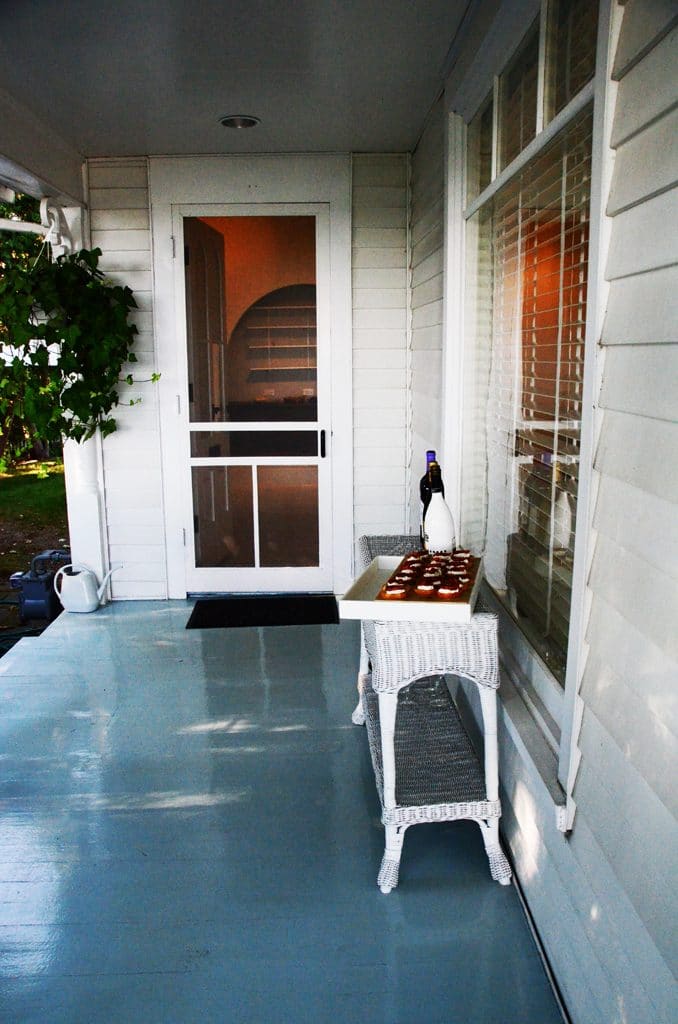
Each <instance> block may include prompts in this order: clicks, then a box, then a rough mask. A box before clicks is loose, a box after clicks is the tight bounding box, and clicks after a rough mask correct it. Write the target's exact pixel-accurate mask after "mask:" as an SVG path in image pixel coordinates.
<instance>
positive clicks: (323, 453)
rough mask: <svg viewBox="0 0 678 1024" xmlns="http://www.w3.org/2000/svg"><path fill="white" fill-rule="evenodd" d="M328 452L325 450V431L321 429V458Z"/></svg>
mask: <svg viewBox="0 0 678 1024" xmlns="http://www.w3.org/2000/svg"><path fill="white" fill-rule="evenodd" d="M326 454H327V453H326V451H325V431H324V430H321V431H320V458H321V459H324V458H325V455H326Z"/></svg>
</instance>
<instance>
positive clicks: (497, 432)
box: [462, 107, 592, 676]
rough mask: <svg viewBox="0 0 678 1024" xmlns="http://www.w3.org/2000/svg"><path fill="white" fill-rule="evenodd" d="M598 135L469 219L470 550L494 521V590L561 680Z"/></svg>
mask: <svg viewBox="0 0 678 1024" xmlns="http://www.w3.org/2000/svg"><path fill="white" fill-rule="evenodd" d="M591 133H592V113H591V109H590V107H589V108H586V109H585V110H584V112H583V113H582V114H581V115H579V116H578V117H577V118H576V119H575V120H574V121H572V122H571V123H570V124H569V125H568V126H567V127H566V128H565V129H564V130H563V131H562V132H561V133H560V135H558V136H557V137H556V138H555V139H554V140H553V142H552V143H551V144H550V145H549V146H548V147H547V148H545V149H544V150H542V151H541V153H540V154H539V155H538V156H537V157H536V158H535V159H534V160H533V161H532V162H531V163H529V164H528V165H527V166H526V167H524V168H523V169H522V170H521V171H519V172H518V173H517V174H516V175H515V176H514V177H513V178H512V179H511V181H510V182H509V183H508V184H507V185H505V186H504V187H503V188H502V189H501V190H500V191H499V192H497V193H496V195H495V196H494V198H493V199H492V200H490V201H489V202H488V203H487V204H485V206H484V207H482V208H481V210H480V211H478V213H477V214H476V215H475V216H474V217H473V218H472V219H471V220H470V221H469V237H470V238H471V239H475V243H476V244H475V246H474V247H473V253H472V255H471V261H472V265H471V266H470V267H469V275H468V279H469V294H468V296H467V308H468V309H469V315H470V316H471V317H472V318H473V319H474V323H473V325H472V329H471V330H470V331H469V334H468V336H469V337H470V339H471V346H472V350H473V351H472V352H470V353H469V359H468V367H469V370H468V374H467V385H469V386H471V387H472V388H473V390H474V397H473V398H472V400H471V401H470V403H469V416H468V420H467V424H466V439H465V443H464V463H465V465H464V476H465V479H466V481H467V482H468V484H469V491H468V492H467V493H468V500H466V507H465V509H464V510H463V513H462V514H463V517H464V521H465V524H466V536H467V538H468V539H467V541H466V542H467V543H468V542H469V540H470V541H471V542H472V543H475V545H476V546H477V543H478V534H479V532H480V528H481V524H482V532H483V533H484V544H483V546H484V549H485V570H486V573H487V576H488V579H489V581H490V583H491V584H492V585H493V586H495V587H497V588H498V589H499V590H506V591H508V594H509V597H510V600H511V604H512V606H513V607H514V610H515V611H516V613H517V614H518V616H519V617H520V619H521V620H522V621H523V625H524V628H525V629H526V631H527V632H528V634H529V635H530V637H531V639H532V641H533V643H534V644H535V646H536V647H537V648H538V649H539V650H540V652H541V653H542V655H543V656H544V657H545V658H546V660H547V661H548V662H549V664H550V665H551V667H552V670H553V671H554V674H556V675H557V676H562V675H563V674H564V666H565V656H566V650H567V635H568V627H569V611H570V594H571V587H572V561H573V552H574V523H575V518H576V503H577V480H578V460H579V434H580V420H581V400H582V378H583V363H584V332H585V322H586V282H587V272H588V238H589V198H590V170H591V168H590V165H591ZM468 375H470V376H471V377H472V378H473V379H469V376H468ZM483 413H484V415H483ZM483 470H484V484H485V494H484V495H483V498H482V500H479V498H478V488H479V483H480V480H481V472H482V471H483ZM473 493H475V497H471V495H472V494H473Z"/></svg>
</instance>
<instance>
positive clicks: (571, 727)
mask: <svg viewBox="0 0 678 1024" xmlns="http://www.w3.org/2000/svg"><path fill="white" fill-rule="evenodd" d="M615 14H618V7H617V4H616V0H600V2H599V16H598V36H597V48H596V67H595V74H594V77H593V79H592V80H591V81H590V82H589V83H588V84H587V85H586V86H584V87H583V88H582V89H581V90H580V91H579V93H577V94H576V95H575V96H574V97H573V98H572V99H571V100H570V102H569V103H568V104H566V106H565V107H564V108H563V109H562V110H561V111H559V113H558V114H556V115H555V117H553V119H552V120H551V121H550V122H549V123H547V124H544V121H543V116H544V114H543V110H544V106H543V105H544V99H545V89H544V81H545V68H546V63H545V57H546V47H545V43H544V40H545V27H546V24H547V17H548V0H541V3H540V12H539V15H540V27H541V35H540V46H539V69H538V77H539V83H540V84H539V90H538V93H539V97H538V111H537V134H536V136H535V138H534V139H533V140H532V141H531V142H530V143H528V145H527V146H526V147H525V149H524V150H523V151H522V152H521V153H520V154H519V155H518V156H517V157H516V158H515V159H514V160H513V161H512V162H511V163H510V164H509V165H508V166H507V167H506V168H504V169H503V170H502V171H500V172H499V173H497V167H498V161H497V155H498V154H497V153H496V147H497V145H498V132H496V131H495V133H494V139H493V147H494V149H495V153H494V156H493V161H492V171H493V176H492V179H491V181H490V183H489V185H488V186H487V187H486V188H485V189H484V190H483V191H482V193H480V195H478V196H477V197H476V198H475V199H473V200H472V201H471V202H470V203H469V202H467V200H466V195H467V182H466V129H467V125H468V124H469V123H470V121H471V120H472V119H473V117H475V116H476V114H477V112H478V111H479V110H481V109H482V108H483V105H484V104H485V103H486V102H487V96H488V93H489V92H490V91H493V93H494V102H495V109H494V114H495V122H496V119H497V118H498V117H499V116H500V112H499V110H498V103H497V100H498V81H499V77H500V75H501V73H502V72H503V70H504V68H505V67H507V66H508V65H509V64H510V62H511V60H512V59H513V57H514V55H515V54H516V53H517V52H518V50H519V48H520V46H521V43H522V40H523V39H524V38H525V36H526V34H527V33H528V32H529V30H530V27H531V25H532V24H533V21H534V17H535V11H534V5H533V4H525V3H522V4H521V3H520V2H519V0H515V2H514V3H512V4H510V5H507V8H506V10H505V12H504V16H505V19H506V21H505V24H503V25H502V24H500V23H496V24H495V25H494V26H493V28H492V31H491V32H490V34H489V38H487V39H486V41H485V44H484V46H483V50H484V54H485V61H484V67H483V68H482V70H481V71H479V69H478V65H476V67H475V71H474V76H473V80H472V81H471V82H467V81H462V82H461V83H456V84H455V92H454V94H450V93H449V92H448V94H447V104H448V113H449V124H448V139H447V144H448V161H447V182H446V188H447V190H448V204H447V206H448V211H449V212H448V217H447V225H446V226H447V231H448V252H447V257H446V273H447V276H448V279H450V278H451V277H452V276H453V275H457V276H459V277H461V279H462V285H461V288H457V289H456V290H455V294H456V298H457V301H458V305H457V306H456V307H455V309H454V311H453V315H449V314H448V317H447V335H446V339H445V340H446V347H447V349H448V351H449V352H450V353H451V356H450V357H448V358H447V359H446V367H448V368H449V371H448V375H447V376H446V378H445V379H444V382H443V390H444V395H448V394H451V395H452V400H454V396H455V394H459V393H460V392H461V390H462V389H461V388H460V387H459V385H458V384H456V385H454V384H453V382H452V376H451V374H452V373H455V374H459V373H460V372H463V349H464V333H465V330H464V308H463V292H464V285H465V281H466V265H467V261H466V257H467V253H466V245H465V235H466V223H467V221H468V220H469V219H470V218H471V217H472V216H473V214H474V213H476V212H477V210H478V209H480V207H481V206H483V205H484V204H485V203H486V202H487V201H488V200H489V199H490V198H491V197H492V196H493V195H495V194H496V192H498V191H499V189H500V188H502V187H503V185H504V184H505V183H506V182H507V181H508V180H510V179H511V178H512V177H513V176H514V175H515V174H516V173H517V172H518V171H519V170H520V168H521V167H523V166H525V164H527V163H528V162H529V161H531V160H532V159H533V158H534V157H535V156H536V155H537V154H538V153H540V152H541V151H542V150H543V148H544V147H545V146H547V145H548V144H549V143H550V142H551V141H552V139H553V138H554V137H555V136H556V135H557V134H558V132H560V131H561V130H562V129H563V128H564V127H565V125H567V124H568V123H569V122H570V121H571V120H572V119H573V118H574V117H576V116H577V114H578V113H579V112H580V111H581V110H582V109H583V108H584V107H585V106H586V105H587V104H589V103H591V101H593V138H592V169H591V197H590V238H589V275H588V284H587V288H588V300H587V315H586V333H585V347H584V367H583V395H582V420H581V436H580V477H579V490H578V497H577V523H576V531H575V547H574V566H573V581H572V600H571V611H570V626H569V636H568V650H567V666H566V673H565V680H564V685H562V684H561V683H559V682H558V681H557V680H556V678H555V677H554V676H553V675H552V673H551V672H550V670H549V669H548V667H547V666H546V665H545V664H544V662H543V661H542V659H541V658H540V657H539V655H538V653H537V652H536V650H535V649H534V648H533V647H532V646H531V644H530V643H529V641H528V640H527V638H526V637H525V635H524V633H523V631H522V630H521V629H520V627H519V626H518V624H517V623H515V621H514V620H513V619H512V616H511V615H510V613H509V611H508V609H507V608H506V607H505V606H504V605H503V603H502V602H501V601H500V600H499V598H497V597H495V595H494V592H493V591H491V590H490V588H489V587H488V588H486V589H487V590H488V598H489V603H490V605H491V606H492V607H493V610H496V611H497V613H498V614H499V616H500V623H501V627H502V634H503V637H504V640H503V643H502V648H503V651H502V656H503V663H504V665H503V667H504V670H505V671H506V672H507V674H508V675H509V677H510V678H511V681H512V683H513V684H514V685H515V686H516V689H517V690H518V692H519V693H520V695H521V697H522V699H523V702H524V704H525V705H527V707H528V709H529V712H530V714H531V716H532V719H533V720H534V721H536V723H537V726H538V728H539V730H540V732H541V734H542V736H543V738H544V740H545V741H546V744H547V745H548V746H549V747H550V749H551V751H552V752H553V754H554V755H555V759H556V764H557V779H558V782H559V783H560V786H561V787H562V789H563V790H564V791H565V795H566V798H567V799H566V812H565V815H564V821H563V822H560V821H559V825H560V827H562V828H563V830H567V829H568V828H569V827H571V823H572V817H573V815H574V802H573V800H572V789H573V786H574V779H575V776H576V772H577V768H578V764H579V758H580V754H579V750H578V748H577V739H578V734H579V726H580V724H581V714H582V710H583V704H582V702H581V699H580V698H579V695H578V691H579V686H580V683H581V677H582V673H583V667H584V663H585V658H586V650H587V646H586V639H585V626H586V622H587V618H588V603H589V599H588V591H587V585H586V582H587V576H588V569H589V565H590V558H591V553H592V547H593V538H594V531H593V524H592V510H593V498H594V496H595V484H596V479H595V470H594V467H593V457H594V451H595V441H596V438H597V436H598V431H599V425H600V424H599V415H598V409H597V403H596V400H597V394H598V391H599V384H600V375H601V372H602V354H599V352H598V348H599V346H598V340H599V338H600V333H601V327H602V319H603V314H604V309H605V303H606V297H607V285H606V283H605V281H604V267H603V257H604V253H605V252H606V249H607V241H608V227H607V223H606V217H605V209H604V201H603V198H604V196H606V195H607V194H608V192H609V181H610V177H611V168H612V150H611V149H610V146H609V139H610V134H611V123H610V122H611V111H612V109H613V103H612V100H613V98H614V95H613V92H614V86H613V83H612V82H611V80H610V66H611V64H610V61H611V54H612V53H613V52H614V39H615V38H616V33H617V32H618V27H619V21H620V18H619V17H615ZM493 33H494V39H493ZM502 36H503V39H502ZM460 208H461V211H462V212H461V217H460V218H459V217H458V216H457V218H456V219H455V218H454V211H455V210H456V211H459V209H460ZM460 292H461V298H460ZM451 312H452V311H451ZM464 398H465V396H464V395H463V394H462V395H461V407H457V408H456V409H455V410H454V412H450V413H448V412H447V410H446V412H445V423H444V442H445V450H446V452H453V451H454V452H455V457H454V459H453V460H452V461H453V464H454V467H455V470H456V471H457V472H458V473H459V474H460V473H461V463H462V439H461V432H460V427H461V424H462V422H463V401H464ZM447 461H448V462H449V461H450V459H449V457H448V459H447ZM460 488H461V481H460V479H459V480H457V482H456V490H457V493H460Z"/></svg>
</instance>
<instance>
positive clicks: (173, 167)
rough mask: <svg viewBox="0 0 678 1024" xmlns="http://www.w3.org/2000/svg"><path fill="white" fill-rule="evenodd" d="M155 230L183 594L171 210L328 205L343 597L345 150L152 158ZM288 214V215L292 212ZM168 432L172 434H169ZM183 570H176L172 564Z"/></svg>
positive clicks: (170, 490) (346, 517)
mask: <svg viewBox="0 0 678 1024" xmlns="http://www.w3.org/2000/svg"><path fill="white" fill-rule="evenodd" d="M149 164H150V200H151V230H152V236H153V250H154V252H153V275H154V294H155V299H156V304H155V324H154V329H155V340H156V352H157V360H158V369H159V371H160V373H161V375H162V376H161V379H160V385H159V389H160V403H161V420H162V423H163V424H164V426H163V429H162V433H161V447H162V473H163V489H164V493H165V506H166V530H167V549H168V550H167V556H168V588H169V596H170V597H184V596H185V594H186V580H185V573H184V568H183V543H184V541H183V523H181V522H180V521H179V515H178V510H179V508H180V502H179V501H177V500H171V501H170V500H168V498H169V497H176V494H175V491H176V488H177V486H178V480H177V466H176V458H175V455H174V453H173V450H172V438H171V437H170V436H168V428H167V426H166V424H168V423H171V409H172V407H173V406H174V407H175V408H176V396H177V394H180V393H181V388H180V386H179V385H180V370H179V361H178V358H177V357H178V351H179V350H178V339H177V337H176V322H177V321H176V310H175V305H174V273H175V268H174V259H173V252H172V247H171V244H170V241H169V240H170V239H171V237H172V213H173V207H177V206H193V207H205V206H211V207H214V208H215V212H216V213H218V212H219V207H222V208H223V207H226V206H232V205H233V204H242V205H243V206H244V207H248V208H256V209H257V210H261V212H262V213H264V212H266V209H265V208H266V205H267V204H268V205H269V206H271V205H275V206H278V205H279V204H290V205H295V204H303V205H307V204H314V205H318V204H321V205H325V206H327V208H328V209H329V223H330V309H331V323H330V331H331V379H332V391H331V414H332V431H333V432H332V438H331V439H330V443H331V445H332V454H333V463H334V476H333V483H332V510H333V563H334V579H333V589H334V591H335V592H336V593H342V592H343V591H344V590H345V589H346V587H347V586H348V584H349V583H350V580H351V566H352V546H353V482H352V481H353V447H352V430H353V422H352V398H351V394H352V334H351V234H350V226H351V201H350V158H349V157H348V156H329V155H328V156H303V155H292V156H287V155H280V156H273V155H267V156H256V155H248V156H224V157H218V156H215V157H157V158H155V157H154V158H151V160H150V162H149ZM290 212H291V211H290ZM169 433H171V431H169ZM178 567H181V568H178Z"/></svg>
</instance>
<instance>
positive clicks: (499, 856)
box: [362, 676, 511, 892]
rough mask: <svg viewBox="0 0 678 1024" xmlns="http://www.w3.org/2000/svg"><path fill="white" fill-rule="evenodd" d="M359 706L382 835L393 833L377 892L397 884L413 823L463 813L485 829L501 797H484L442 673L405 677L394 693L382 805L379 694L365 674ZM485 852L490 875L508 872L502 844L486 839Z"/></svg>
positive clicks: (481, 776) (503, 877)
mask: <svg viewBox="0 0 678 1024" xmlns="http://www.w3.org/2000/svg"><path fill="white" fill-rule="evenodd" d="M362 708H363V712H364V716H365V725H366V727H367V736H368V740H369V747H370V755H371V758H372V767H373V769H374V776H375V781H376V785H377V791H378V793H379V799H380V801H381V805H382V822H383V824H384V825H385V826H386V829H387V837H388V832H389V831H391V832H393V833H394V836H393V837H392V838H396V845H395V849H394V848H392V849H391V850H389V842H388V838H387V849H386V852H385V853H384V857H383V860H382V863H381V868H380V871H379V877H378V879H377V884H378V885H379V887H380V888H381V890H382V892H390V890H391V889H393V888H395V886H396V885H397V884H398V872H399V865H400V852H401V847H402V840H403V838H404V833H405V830H406V829H407V828H409V826H410V825H417V824H423V823H426V822H432V821H455V820H459V819H462V818H466V819H470V820H473V821H476V822H478V824H479V825H481V827H482V826H483V825H484V826H487V823H488V822H489V821H491V820H492V819H494V820H496V819H498V818H499V815H500V814H501V807H500V803H499V801H498V800H488V799H487V798H486V786H485V772H484V769H483V766H482V764H481V762H480V760H479V758H478V756H477V754H476V752H475V750H474V749H473V747H472V745H471V741H470V740H469V738H468V735H467V733H466V730H465V729H464V726H463V724H462V721H461V718H460V717H459V712H458V711H457V708H456V705H455V703H454V701H453V700H452V697H451V695H450V692H449V690H448V687H447V684H446V682H445V679H444V678H443V677H442V676H431V677H429V678H425V679H421V680H418V681H417V682H415V683H410V684H409V686H406V687H403V688H402V689H401V690H400V691H399V693H398V705H397V711H396V719H395V730H394V735H393V752H394V755H395V764H396V787H395V806H393V807H387V806H385V800H384V769H383V760H382V749H381V723H380V719H379V694H377V693H375V692H374V690H373V689H372V686H371V685H370V679H369V677H368V679H367V680H366V681H365V685H364V687H363V691H362ZM484 838H485V837H484ZM487 839H488V840H489V839H490V836H489V835H488V836H487ZM486 847H488V843H487V842H486ZM487 853H488V857H489V859H490V872H491V874H492V877H493V878H495V879H496V880H497V881H500V882H502V883H507V882H508V881H509V880H510V877H511V872H510V868H509V866H508V862H507V861H506V858H505V857H504V854H503V853H502V851H501V849H500V848H499V846H498V845H495V844H494V843H491V844H490V846H489V847H488V849H487Z"/></svg>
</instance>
